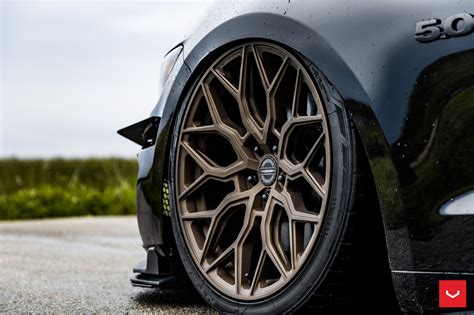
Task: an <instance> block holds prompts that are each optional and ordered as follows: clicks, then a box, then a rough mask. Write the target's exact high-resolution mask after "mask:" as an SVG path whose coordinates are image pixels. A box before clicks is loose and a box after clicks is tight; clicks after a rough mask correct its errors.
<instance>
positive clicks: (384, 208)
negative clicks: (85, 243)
mask: <svg viewBox="0 0 474 315" xmlns="http://www.w3.org/2000/svg"><path fill="white" fill-rule="evenodd" d="M275 23H277V24H278V25H280V26H281V27H280V28H279V29H278V31H276V30H275V28H274V27H273V25H275ZM254 39H259V40H267V41H272V42H275V43H277V44H280V45H283V46H286V47H289V48H291V49H293V50H295V51H298V52H299V53H300V54H301V55H303V56H304V57H305V58H307V59H308V60H310V61H311V62H312V63H313V64H314V65H315V66H316V67H317V68H318V69H319V70H320V71H321V72H322V73H323V74H324V75H325V77H326V78H327V79H328V81H329V82H330V83H331V84H332V85H333V86H334V87H335V88H336V89H337V90H333V91H330V92H331V93H337V94H339V95H340V97H341V98H342V99H343V100H344V103H345V105H346V108H347V109H348V111H349V112H350V116H351V118H352V122H353V123H354V125H355V127H356V130H357V132H358V134H359V135H360V139H361V144H362V146H363V147H364V150H365V155H366V156H367V159H368V161H369V163H370V167H371V172H372V175H373V179H374V182H375V187H376V190H377V197H378V200H379V206H380V210H381V215H382V219H383V223H384V233H385V240H386V245H387V250H388V259H389V263H390V267H391V269H397V270H403V269H404V270H411V265H412V262H411V254H410V247H409V243H408V240H409V238H408V235H407V231H406V228H405V227H406V224H405V223H404V218H405V216H404V207H403V203H402V199H401V195H400V184H399V182H398V172H397V170H396V168H395V166H394V163H393V162H392V159H391V155H390V147H389V145H388V143H387V140H386V137H385V134H384V132H383V129H382V128H381V126H380V124H379V121H378V119H377V117H376V115H375V113H374V110H373V104H372V102H371V100H370V99H369V97H368V95H367V93H366V91H365V90H364V88H363V86H362V84H361V83H360V81H359V80H358V78H357V76H356V75H355V74H354V73H353V71H352V70H351V67H350V66H349V65H348V64H347V63H346V62H345V61H344V60H343V59H342V57H341V56H340V54H339V53H338V52H337V51H335V50H334V49H333V48H332V47H331V45H330V43H329V42H328V41H327V40H326V39H325V38H324V37H323V36H322V35H321V34H320V33H318V32H317V31H316V30H313V29H311V28H309V27H308V26H306V25H304V24H301V23H300V22H298V21H296V20H294V19H291V18H289V17H285V16H282V15H277V14H273V13H250V14H245V15H241V16H237V17H235V18H232V19H230V20H228V21H226V22H224V23H222V24H221V25H219V26H218V27H216V28H215V29H213V30H212V31H210V32H208V33H207V34H206V35H205V36H204V37H202V38H193V37H191V38H190V39H188V40H186V41H185V42H184V44H183V46H184V56H183V58H184V59H183V62H182V63H181V64H180V67H179V69H176V72H175V71H173V72H175V73H176V74H175V76H174V78H172V80H171V81H172V82H171V86H170V87H169V89H168V91H169V93H168V94H167V95H165V97H162V99H160V101H159V103H158V105H157V108H158V107H162V108H163V112H162V117H161V123H160V127H159V130H158V137H157V144H156V148H155V158H154V162H153V164H154V167H153V168H152V169H154V170H159V171H158V172H155V173H152V183H153V184H152V185H153V187H154V188H153V190H154V191H156V192H157V193H151V192H150V193H149V195H150V196H153V197H151V199H152V201H151V203H152V208H153V210H154V212H155V213H156V214H157V215H159V216H160V217H161V216H162V209H161V208H162V198H163V196H162V189H161V187H162V186H163V182H164V181H167V180H168V174H167V172H168V164H169V157H170V155H169V152H170V148H171V137H170V135H171V133H172V129H173V125H174V122H175V119H176V114H177V112H178V109H179V106H181V104H182V103H183V100H184V99H185V97H186V95H187V94H188V93H187V91H189V89H191V88H192V87H193V82H194V81H196V78H197V77H198V76H199V74H200V73H201V72H202V70H203V69H204V68H205V66H206V65H207V64H208V62H209V61H210V60H212V58H213V56H215V55H216V54H218V53H219V52H220V51H222V50H224V49H227V47H229V46H231V45H235V44H236V43H238V42H242V41H247V40H254ZM156 111H158V109H155V110H154V112H156ZM162 222H163V224H162V228H163V232H162V233H163V235H164V238H163V239H164V243H165V244H166V243H167V239H168V238H167V237H166V235H168V233H169V231H168V232H167V230H170V229H171V224H168V223H167V221H166V219H164V220H163V221H162ZM400 289H401V288H400ZM395 290H396V291H397V292H398V291H399V288H397V285H396V284H395ZM398 295H399V296H400V294H398ZM402 304H403V303H402Z"/></svg>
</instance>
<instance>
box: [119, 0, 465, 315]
mask: <svg viewBox="0 0 474 315" xmlns="http://www.w3.org/2000/svg"><path fill="white" fill-rule="evenodd" d="M473 14H474V2H473V1H378V2H377V1H360V2H355V1H329V0H327V1H317V2H299V1H293V0H292V1H289V0H285V1H274V2H271V3H267V2H263V3H245V4H244V3H238V4H237V3H236V4H231V3H226V4H219V5H217V6H216V7H215V8H213V9H212V10H210V11H209V12H208V14H207V17H206V18H205V19H204V20H203V21H202V23H201V24H200V26H199V27H198V28H197V30H196V31H195V32H194V33H193V34H192V35H191V36H190V37H189V38H187V39H186V40H185V41H184V42H183V43H181V44H180V46H182V52H181V53H180V55H179V58H178V59H177V61H176V64H175V65H174V67H173V69H172V71H171V74H170V76H169V79H168V80H167V82H166V84H165V86H164V90H163V93H162V95H161V98H160V100H159V101H158V104H157V105H156V107H155V109H154V110H153V111H152V113H151V115H150V116H151V117H150V118H149V119H147V120H145V121H144V122H141V123H138V124H137V125H135V127H132V128H131V129H130V128H128V129H124V130H123V131H122V133H123V134H124V135H126V136H128V137H135V140H136V141H137V142H138V143H141V144H142V145H143V149H142V150H141V151H140V153H139V155H138V160H139V175H138V198H137V200H138V210H137V213H138V222H139V227H140V233H141V236H142V239H143V244H144V247H145V249H147V250H148V249H151V250H152V251H153V253H152V254H151V256H153V257H150V253H149V257H148V266H145V265H143V266H142V269H143V270H140V268H138V269H136V271H138V272H139V271H142V272H145V273H146V272H147V271H146V269H147V268H148V274H153V272H154V273H155V274H156V275H157V276H156V278H154V279H155V280H156V279H158V280H156V281H155V280H153V279H151V280H150V278H146V279H148V282H147V280H146V279H145V278H140V276H139V277H138V278H135V279H134V281H135V283H138V284H142V285H147V284H149V285H154V284H157V283H158V282H160V281H161V283H162V284H166V282H167V281H168V280H169V279H172V276H170V277H168V276H163V274H165V275H172V268H173V267H172V266H169V264H168V262H169V261H170V260H169V259H170V258H169V256H170V255H171V256H173V255H176V250H175V249H174V248H173V246H174V240H173V236H172V232H171V229H172V227H171V223H170V216H169V214H170V211H173V209H172V207H171V208H170V203H169V197H168V180H169V178H168V172H169V165H170V161H169V151H170V146H171V143H170V138H171V133H172V130H173V123H174V121H175V119H176V113H177V112H178V110H177V109H178V108H179V106H180V104H181V103H182V101H183V97H184V95H185V92H186V90H187V89H189V88H190V85H191V82H193V80H195V79H196V76H197V75H198V73H199V72H200V71H201V69H202V68H203V67H204V66H205V65H206V64H207V63H209V61H210V60H212V59H213V58H214V56H215V55H216V54H218V53H219V51H221V50H222V49H224V48H226V47H229V46H231V45H234V44H235V43H239V42H242V41H246V40H254V39H258V40H267V41H270V42H273V43H277V44H279V45H282V46H284V47H289V48H291V49H294V50H295V51H297V52H298V53H299V54H301V55H302V56H304V57H305V58H307V59H308V60H310V61H311V62H312V63H314V64H315V65H316V66H317V67H318V68H319V69H320V71H321V72H322V73H324V75H325V76H326V77H327V79H328V81H329V82H331V84H332V85H333V86H334V87H335V89H337V91H338V93H339V94H340V95H341V96H342V98H343V100H344V103H345V105H346V107H347V109H348V110H349V112H350V116H351V119H352V122H353V123H354V124H355V126H356V129H357V132H358V133H359V135H360V139H361V142H362V145H363V147H364V151H365V153H366V156H367V158H368V161H369V162H370V168H371V173H372V176H373V179H374V183H375V187H376V196H374V198H378V202H379V206H380V207H379V208H380V213H381V216H382V218H383V227H384V233H385V241H386V247H387V252H388V261H389V266H390V270H391V276H392V281H393V287H394V289H395V293H396V297H397V299H398V302H399V304H400V306H401V309H402V310H403V311H410V312H424V311H436V310H438V281H439V280H447V279H462V280H467V284H468V292H470V293H469V294H470V296H468V309H471V310H473V309H474V300H473V299H472V296H473V295H472V292H473V291H472V290H473V289H474V241H473V238H472V233H473V232H474V217H473V216H472V215H473V214H474V205H473V204H472V203H471V204H470V203H467V204H466V202H465V200H466V199H464V198H469V194H471V196H472V193H473V189H474V164H473V161H474V107H473V104H474V34H473V30H474V22H473V20H472V15H473ZM453 16H454V17H453ZM469 17H471V18H469ZM145 127H147V129H146V130H147V131H146V132H144V129H145ZM142 134H143V135H144V138H140V136H141V135H142ZM459 200H461V201H459ZM463 200H464V201H463ZM471 200H472V199H471ZM458 202H461V206H460V207H461V208H462V209H463V210H462V211H461V213H450V212H449V211H448V212H446V211H445V210H441V209H446V207H447V206H449V204H454V205H456V203H458ZM463 202H464V203H463ZM448 210H449V209H448ZM440 211H441V212H440ZM452 214H459V215H452ZM153 259H157V260H158V261H159V267H158V266H156V268H155V269H153V268H154V267H152V266H151V265H152V264H153ZM162 262H163V263H162ZM155 264H157V265H158V263H155ZM150 268H151V269H153V270H154V271H153V270H151V269H150ZM150 270H151V271H150ZM159 274H161V276H158V275H159ZM140 279H145V280H142V281H141V282H140ZM154 281H155V282H154Z"/></svg>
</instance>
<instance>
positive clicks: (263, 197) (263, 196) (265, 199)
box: [262, 193, 268, 201]
mask: <svg viewBox="0 0 474 315" xmlns="http://www.w3.org/2000/svg"><path fill="white" fill-rule="evenodd" d="M267 199H268V193H264V194H263V195H262V200H263V201H267Z"/></svg>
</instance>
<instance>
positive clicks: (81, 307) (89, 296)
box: [0, 217, 213, 314]
mask: <svg viewBox="0 0 474 315" xmlns="http://www.w3.org/2000/svg"><path fill="white" fill-rule="evenodd" d="M144 256H145V251H144V250H143V249H142V248H141V242H140V238H139V235H138V228H137V223H136V218H135V217H94V218H72V219H53V220H36V221H16V222H1V223H0V312H1V313H5V312H9V313H10V312H15V313H18V312H54V313H58V312H61V313H64V312H71V311H74V312H81V313H85V312H93V313H103V312H111V313H125V312H132V313H134V312H135V313H138V312H140V313H141V312H156V313H166V314H168V313H172V314H208V313H213V311H212V310H211V309H210V308H209V307H207V306H206V304H205V302H204V301H203V300H202V299H201V298H200V297H199V296H198V294H197V293H195V292H194V291H187V290H179V291H177V290H152V289H142V288H134V287H132V286H131V285H130V282H129V277H130V275H131V270H132V267H133V266H134V265H135V263H137V262H138V261H139V260H140V259H143V258H144Z"/></svg>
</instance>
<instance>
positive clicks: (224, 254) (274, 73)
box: [175, 43, 331, 301]
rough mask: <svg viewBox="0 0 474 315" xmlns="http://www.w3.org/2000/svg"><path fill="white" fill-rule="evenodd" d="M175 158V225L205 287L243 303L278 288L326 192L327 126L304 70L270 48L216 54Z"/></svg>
mask: <svg viewBox="0 0 474 315" xmlns="http://www.w3.org/2000/svg"><path fill="white" fill-rule="evenodd" d="M176 150H177V162H176V169H175V172H176V182H175V191H176V193H177V196H176V200H177V208H178V209H177V215H178V218H179V224H180V226H181V230H182V233H183V238H184V241H185V243H186V247H187V250H188V251H189V253H190V256H191V257H192V259H193V261H194V263H195V265H196V266H197V267H198V270H199V271H200V272H201V273H202V275H203V276H204V277H205V279H207V280H208V281H209V283H210V284H211V285H212V286H213V287H214V288H215V289H217V290H218V291H219V292H221V293H222V294H225V295H227V296H229V297H232V298H234V299H238V300H245V301H251V300H257V299H262V298H265V297H269V296H270V295H272V294H275V293H276V292H278V291H279V290H280V289H282V288H283V287H285V286H286V285H287V284H288V283H289V282H290V281H291V279H292V278H293V277H294V276H295V275H296V274H297V273H298V271H299V270H300V269H301V268H302V266H304V263H305V261H306V260H307V258H308V255H309V254H310V253H311V250H312V249H313V248H314V246H315V243H316V242H317V238H318V232H319V228H320V226H321V223H322V221H323V219H324V215H325V209H326V204H327V199H328V198H327V196H328V193H329V187H330V170H331V165H330V163H331V153H330V137H329V132H328V126H327V117H326V113H325V111H324V108H323V105H322V102H321V98H320V95H319V93H318V90H317V88H316V86H315V84H314V83H313V82H312V80H311V77H310V75H309V74H308V72H307V71H306V70H305V68H304V66H303V65H302V63H301V62H300V61H299V60H298V59H296V58H295V57H294V56H293V55H292V54H290V53H289V52H287V51H286V50H284V49H282V48H280V47H278V46H275V45H272V44H269V43H254V44H246V45H243V46H240V47H237V48H234V49H232V50H230V51H228V52H227V53H225V54H224V55H222V57H220V58H219V59H218V60H217V61H216V62H214V63H213V64H212V65H211V66H210V67H209V68H208V69H207V70H206V71H205V72H204V74H203V76H202V77H201V79H200V81H199V82H198V84H197V86H196V88H195V90H194V92H193V93H192V95H191V97H190V99H189V102H188V104H186V109H185V114H184V119H183V124H182V126H181V129H180V133H179V137H178V147H177V149H176Z"/></svg>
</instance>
